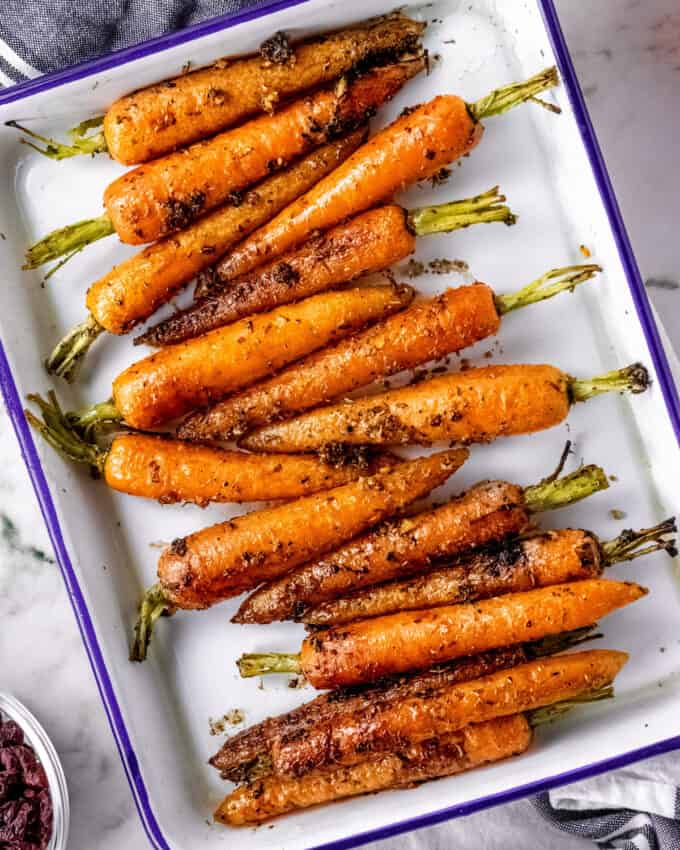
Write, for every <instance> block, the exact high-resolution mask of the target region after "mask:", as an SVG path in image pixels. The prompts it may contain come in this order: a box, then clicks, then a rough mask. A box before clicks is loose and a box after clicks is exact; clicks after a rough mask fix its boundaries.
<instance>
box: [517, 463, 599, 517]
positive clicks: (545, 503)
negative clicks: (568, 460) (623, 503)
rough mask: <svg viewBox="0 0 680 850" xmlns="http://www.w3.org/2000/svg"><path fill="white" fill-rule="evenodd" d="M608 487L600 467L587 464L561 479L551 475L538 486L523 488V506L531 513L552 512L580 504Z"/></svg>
mask: <svg viewBox="0 0 680 850" xmlns="http://www.w3.org/2000/svg"><path fill="white" fill-rule="evenodd" d="M608 487H609V481H608V480H607V476H606V475H605V473H604V470H603V469H602V467H600V466H595V465H594V464H589V465H588V466H582V467H581V468H580V469H577V470H576V472H571V473H570V474H569V475H565V476H563V477H562V478H554V477H553V476H552V475H551V476H548V478H544V479H543V481H539V482H538V484H532V485H531V486H530V487H525V488H524V491H523V492H524V504H525V506H526V508H527V510H528V511H530V512H531V513H541V512H543V511H553V510H557V509H558V508H563V507H566V506H567V505H573V504H574V503H575V502H580V501H581V499H586V498H587V497H588V496H592V495H593V493H597V492H598V491H599V490H606V489H607V488H608Z"/></svg>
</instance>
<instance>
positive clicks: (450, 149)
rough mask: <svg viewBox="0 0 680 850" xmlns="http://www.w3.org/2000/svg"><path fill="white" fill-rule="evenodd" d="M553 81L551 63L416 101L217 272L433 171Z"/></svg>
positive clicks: (233, 273) (281, 249)
mask: <svg viewBox="0 0 680 850" xmlns="http://www.w3.org/2000/svg"><path fill="white" fill-rule="evenodd" d="M557 83H558V77H557V69H556V68H548V69H546V70H544V71H541V73H539V74H536V76H534V77H532V78H531V79H529V80H526V81H525V82H523V83H514V84H512V85H510V86H505V87H504V88H501V89H497V90H496V91H494V92H492V93H491V94H490V95H487V97H485V98H482V100H480V101H477V103H474V104H468V103H466V102H465V101H464V100H462V99H461V98H460V97H456V96H454V95H441V96H439V97H436V98H435V99H434V100H431V101H430V102H429V103H425V104H423V105H421V106H417V107H416V108H415V109H413V110H411V111H409V112H407V113H406V114H403V115H402V116H400V117H399V118H397V120H396V121H394V122H393V123H392V124H390V125H389V127H386V128H385V129H384V130H381V131H380V132H379V133H377V134H376V135H375V136H374V137H373V138H372V139H370V140H369V141H368V142H367V143H366V144H365V145H364V146H363V147H361V148H359V150H358V151H357V152H356V153H354V154H353V155H352V156H351V157H350V158H349V159H348V160H347V161H346V162H344V163H343V164H342V165H341V166H340V167H339V168H337V169H336V170H335V171H334V172H333V174H329V175H328V177H325V178H324V179H323V180H321V181H320V182H319V183H318V184H317V185H316V186H315V187H314V188H313V189H310V190H309V192H307V193H306V194H305V195H303V196H302V197H301V198H298V200H297V201H294V202H293V203H292V204H291V205H290V206H288V207H287V208H286V209H285V210H283V211H282V212H280V213H279V214H278V215H277V216H276V218H274V219H272V221H270V222H269V223H268V224H266V225H264V226H263V227H261V228H260V229H259V230H256V231H255V233H253V234H252V236H250V237H248V239H246V240H245V241H244V242H242V243H241V245H239V246H238V247H237V248H236V249H234V250H233V251H232V252H231V253H230V254H228V255H227V256H226V257H225V258H224V259H223V260H222V261H221V262H220V264H219V266H218V269H217V274H218V276H219V277H220V278H221V280H223V281H227V280H233V279H234V278H236V277H239V276H240V275H242V274H246V273H247V272H250V271H252V269H254V268H255V267H257V266H260V265H262V263H264V262H268V261H270V260H272V259H274V257H278V256H280V255H281V254H283V253H285V252H286V251H289V250H290V249H291V248H295V247H296V246H297V245H300V244H302V243H303V242H305V241H306V240H307V239H309V237H310V236H311V235H312V234H313V233H314V232H315V231H318V230H321V231H323V230H328V229H329V228H331V227H333V226H334V225H336V224H339V223H340V222H341V221H343V220H344V219H346V218H350V217H351V216H355V215H357V213H360V212H363V211H364V210H367V209H370V208H371V207H373V206H375V205H376V204H379V203H384V202H385V201H386V200H387V199H389V198H391V197H392V196H393V195H394V194H395V193H397V192H399V191H401V190H402V189H404V188H405V187H406V186H409V185H411V184H412V183H415V182H416V181H418V180H423V179H425V178H428V177H431V176H432V175H433V174H436V172H437V171H439V170H440V169H441V168H442V166H444V165H447V164H448V163H450V162H453V161H454V160H456V159H459V158H460V157H462V156H464V155H465V154H467V153H469V152H470V151H471V150H472V149H473V148H474V147H475V146H476V145H477V143H478V142H479V140H480V139H481V136H482V132H483V127H482V124H481V123H480V122H481V121H482V120H483V119H484V118H488V117H490V116H492V115H500V114H501V113H502V112H506V111H507V110H508V109H512V107H514V106H517V105H518V104H520V103H524V102H525V101H527V100H533V101H535V99H536V95H538V94H540V93H541V92H543V91H545V90H546V89H549V88H552V87H553V86H555V85H557ZM544 105H545V104H544Z"/></svg>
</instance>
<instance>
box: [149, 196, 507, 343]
mask: <svg viewBox="0 0 680 850" xmlns="http://www.w3.org/2000/svg"><path fill="white" fill-rule="evenodd" d="M503 201H505V197H504V196H503V195H500V194H499V193H498V187H497V186H496V187H494V188H493V189H490V190H489V191H488V192H485V193H484V194H482V195H478V196H477V197H475V198H468V199H466V200H461V201H453V202H451V203H446V204H439V205H437V206H436V207H428V208H427V209H428V213H429V215H428V217H427V219H426V220H422V215H421V214H422V210H410V211H408V210H404V209H403V208H402V207H399V206H397V205H396V204H390V205H389V206H384V207H379V208H378V209H374V210H369V211H368V212H366V213H363V214H362V215H359V216H357V217H356V218H353V219H351V220H350V221H348V222H344V223H343V224H340V225H338V226H337V227H335V228H333V229H332V230H330V231H328V233H325V234H321V235H320V236H317V237H314V238H312V239H311V240H310V241H309V242H308V243H306V244H305V245H303V246H302V247H301V248H300V249H298V250H296V251H291V252H289V253H288V254H285V255H284V256H283V257H281V258H279V259H278V260H274V261H273V262H272V263H269V264H268V265H266V266H263V267H262V268H260V269H256V270H255V271H254V272H252V273H251V274H250V275H245V277H243V278H240V279H239V280H235V281H233V282H232V283H230V284H229V285H227V286H222V287H220V285H219V282H218V283H217V284H216V285H214V286H212V288H211V289H209V295H208V296H207V297H202V298H200V299H199V300H197V301H196V302H195V303H194V304H193V305H192V306H191V307H188V308H187V309H186V310H182V311H181V312H178V313H176V314H175V315H173V316H171V317H170V318H168V319H165V320H164V321H163V322H161V323H160V324H158V325H156V326H155V327H152V328H150V329H149V330H148V331H146V332H145V333H144V334H143V335H142V336H140V337H138V338H137V339H136V340H135V343H147V344H149V345H169V344H172V343H175V342H181V341H182V340H184V339H188V338H189V337H192V336H197V335H198V334H201V333H206V331H209V330H212V329H213V328H216V327H219V326H220V325H224V324H226V323H227V322H234V321H236V319H240V318H241V317H242V316H249V315H251V314H252V313H260V312H262V311H263V310H271V309H272V308H273V307H276V306H277V305H279V304H288V303H290V302H291V301H297V300H298V299H300V298H305V297H307V296H308V295H313V294H314V293H316V292H322V291H323V290H326V289H330V288H332V287H334V286H338V285H339V284H341V283H347V282H348V281H350V280H354V279H355V278H358V277H361V276H363V275H366V274H371V273H372V272H378V271H382V270H383V269H386V268H388V266H391V265H392V264H393V263H395V262H397V261H398V260H402V259H403V258H404V257H406V256H408V255H409V254H411V253H412V252H413V251H414V250H415V237H416V236H423V235H425V234H427V233H433V232H437V233H441V232H443V231H446V232H449V231H452V230H458V229H460V228H463V227H469V226H470V225H472V224H481V223H484V222H494V221H499V222H503V223H505V224H514V222H515V219H516V217H515V216H514V215H513V213H512V212H511V211H510V209H509V208H508V207H507V206H505V205H504V204H503Z"/></svg>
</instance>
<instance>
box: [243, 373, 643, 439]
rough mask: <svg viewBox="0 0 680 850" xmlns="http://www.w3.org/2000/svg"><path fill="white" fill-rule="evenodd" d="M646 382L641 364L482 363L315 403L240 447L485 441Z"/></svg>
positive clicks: (547, 424)
mask: <svg viewBox="0 0 680 850" xmlns="http://www.w3.org/2000/svg"><path fill="white" fill-rule="evenodd" d="M648 386H649V375H648V373H647V370H646V369H645V367H644V366H641V365H640V364H633V365H632V366H628V367H627V368H624V369H619V370H617V371H614V372H608V373H606V374H605V375H600V376H598V377H596V378H592V379H590V380H580V379H576V378H573V377H571V376H570V375H567V374H566V373H565V372H562V371H561V370H560V369H557V368H556V367H554V366H547V365H534V364H532V365H513V366H484V367H480V368H477V369H468V370H467V371H465V372H452V373H448V374H445V375H441V376H438V377H435V378H430V379H429V380H426V381H422V382H421V383H419V384H415V385H411V386H405V387H400V388H399V389H394V390H389V391H387V392H383V393H380V394H378V395H372V396H368V397H366V398H358V399H354V400H352V401H346V402H340V403H338V404H334V405H330V406H328V407H322V408H319V409H317V410H313V411H311V412H310V413H306V414H303V415H302V416H298V417H296V418H295V419H289V420H288V421H286V422H279V423H275V424H273V425H268V426H265V427H264V428H261V429H260V430H259V431H254V432H253V433H252V434H250V435H248V436H247V437H245V438H244V439H242V440H241V441H240V445H242V446H243V447H245V448H248V449H250V450H252V451H283V452H301V451H302V452H307V451H313V450H315V449H319V448H322V447H324V446H328V445H335V444H340V445H351V444H355V445H356V444H358V445H407V444H415V445H430V444H431V443H434V442H437V441H439V440H449V441H456V442H459V443H462V444H469V443H487V442H490V441H492V440H495V439H496V438H497V437H506V436H510V435H512V434H531V433H533V432H534V431H541V430H544V429H546V428H552V427H553V426H555V425H558V424H559V423H560V422H562V421H563V420H564V419H565V418H566V416H567V414H568V412H569V408H570V407H571V405H572V404H573V403H574V402H577V401H586V400H587V399H589V398H592V397H593V396H595V395H599V394H600V393H604V392H632V393H639V392H644V390H646V389H647V387H648Z"/></svg>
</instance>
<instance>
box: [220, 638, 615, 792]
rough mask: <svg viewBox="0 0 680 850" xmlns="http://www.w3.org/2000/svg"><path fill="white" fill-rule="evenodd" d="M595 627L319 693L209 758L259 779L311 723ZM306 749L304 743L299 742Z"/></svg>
mask: <svg viewBox="0 0 680 850" xmlns="http://www.w3.org/2000/svg"><path fill="white" fill-rule="evenodd" d="M594 629H595V627H594V626H593V627H590V628H586V629H578V630H577V631H575V632H567V633H565V634H561V635H557V637H555V636H553V637H550V638H545V639H543V640H540V641H535V642H533V643H529V644H524V645H522V646H512V647H503V648H502V649H494V650H491V651H490V652H484V653H481V654H480V655H475V656H473V657H471V658H457V659H455V660H454V661H449V662H447V663H446V664H438V665H436V666H434V667H430V668H429V669H427V670H422V671H417V672H413V671H411V672H409V673H402V674H401V675H399V676H393V677H387V678H383V679H380V680H379V681H377V682H372V683H370V684H366V685H360V686H356V687H352V688H345V689H342V688H341V689H337V690H335V691H329V692H328V693H324V694H320V695H319V696H317V697H316V698H315V699H313V700H311V702H308V703H304V704H303V705H301V706H298V708H295V709H293V710H292V711H289V712H287V713H286V714H282V715H279V716H278V717H270V718H267V719H266V720H264V721H262V722H261V723H256V724H255V725H254V726H250V727H249V728H248V729H244V730H243V731H242V732H239V733H238V734H237V735H233V736H232V737H230V738H228V739H227V740H226V741H225V742H224V743H223V744H222V746H221V747H220V749H219V751H218V752H217V753H216V754H215V755H214V756H213V757H212V758H211V759H210V764H211V765H212V766H213V767H215V768H216V769H217V770H219V771H220V774H221V776H222V778H223V779H229V780H231V781H232V782H243V781H247V780H250V779H256V778H258V779H259V778H260V777H261V776H265V775H267V774H269V773H271V772H272V770H274V768H275V765H274V753H275V751H278V752H281V747H282V746H283V745H284V744H285V743H286V742H292V741H301V742H302V741H304V738H305V736H306V735H307V734H308V732H309V731H310V730H313V729H314V728H315V727H318V726H321V725H326V724H327V723H332V722H335V720H336V719H338V718H340V717H343V716H349V715H353V716H355V717H357V716H359V715H360V714H361V712H363V713H364V716H365V719H366V720H367V721H369V720H370V715H371V714H372V713H373V712H374V711H375V710H376V708H377V707H378V706H381V705H383V706H384V705H388V704H392V705H394V704H395V703H396V702H403V701H404V700H406V699H415V698H421V699H428V698H430V697H431V696H432V695H433V694H435V693H437V692H439V691H441V690H442V689H443V688H445V687H449V686H451V685H456V684H459V683H460V682H467V681H469V680H471V679H479V678H481V677H482V676H488V675H489V674H490V673H495V672H496V671H497V670H507V669H509V668H511V667H516V666H517V665H518V664H523V663H524V662H526V661H530V660H532V659H535V658H540V657H542V656H545V655H554V654H556V653H557V652H564V651H565V650H567V649H572V648H574V647H575V646H578V645H579V644H581V643H585V642H586V641H588V640H593V639H595V638H597V637H601V635H598V634H593V632H594ZM302 746H303V747H304V744H302Z"/></svg>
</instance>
